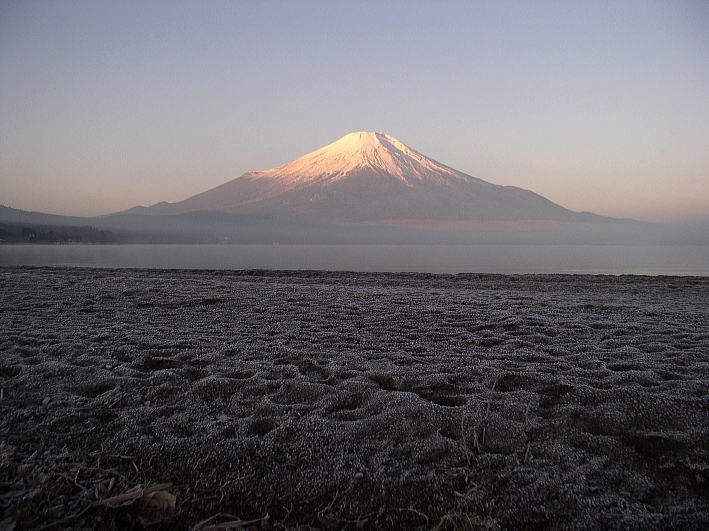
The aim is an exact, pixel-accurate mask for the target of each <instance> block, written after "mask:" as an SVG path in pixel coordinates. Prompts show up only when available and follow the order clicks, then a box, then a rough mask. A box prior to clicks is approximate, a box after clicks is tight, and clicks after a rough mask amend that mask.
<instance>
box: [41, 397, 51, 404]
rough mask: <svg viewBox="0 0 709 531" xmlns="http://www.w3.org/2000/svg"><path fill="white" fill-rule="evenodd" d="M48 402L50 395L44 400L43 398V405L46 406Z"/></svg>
mask: <svg viewBox="0 0 709 531" xmlns="http://www.w3.org/2000/svg"><path fill="white" fill-rule="evenodd" d="M47 404H49V397H48V396H47V397H45V399H44V400H42V405H43V406H46V405H47Z"/></svg>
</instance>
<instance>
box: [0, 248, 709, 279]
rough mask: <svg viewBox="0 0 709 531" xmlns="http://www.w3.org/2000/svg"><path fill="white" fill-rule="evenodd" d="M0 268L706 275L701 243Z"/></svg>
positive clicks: (69, 261) (41, 260) (65, 260)
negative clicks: (56, 267)
mask: <svg viewBox="0 0 709 531" xmlns="http://www.w3.org/2000/svg"><path fill="white" fill-rule="evenodd" d="M0 265H26V266H81V267H119V268H120V267H134V268H159V269H290V270H294V269H316V270H350V271H415V272H431V273H460V272H476V273H590V274H614V275H616V274H639V275H695V276H696V275H702V276H703V275H709V246H705V245H694V246H692V245H681V246H680V245H637V246H627V245H626V246H622V245H492V244H485V245H272V244H258V245H257V244H254V245H245V244H244V245H242V244H239V245H236V244H234V245H135V244H131V245H84V244H66V245H51V244H48V245H32V244H17V245H13V244H6V245H1V246H0Z"/></svg>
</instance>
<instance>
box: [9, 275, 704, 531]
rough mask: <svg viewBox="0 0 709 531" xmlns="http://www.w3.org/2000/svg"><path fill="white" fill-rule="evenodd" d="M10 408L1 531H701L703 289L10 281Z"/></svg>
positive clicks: (625, 280) (367, 278) (172, 279)
mask: <svg viewBox="0 0 709 531" xmlns="http://www.w3.org/2000/svg"><path fill="white" fill-rule="evenodd" d="M0 387H2V391H1V398H2V400H0V437H1V439H0V510H2V511H3V512H2V514H1V518H0V520H2V522H1V523H0V528H2V529H7V528H11V527H12V525H13V524H16V529H35V528H41V527H42V526H50V527H56V528H62V527H66V528H77V527H78V528H96V529H112V528H122V529H123V528H141V527H144V526H148V525H151V524H153V525H154V527H152V528H156V529H161V528H162V529H175V528H183V529H184V528H190V527H194V526H196V525H198V524H199V526H198V527H199V528H200V529H224V528H225V527H228V526H224V525H221V527H220V524H223V522H226V521H235V520H242V521H250V520H254V523H252V524H251V525H252V526H254V527H255V528H273V527H279V526H281V525H283V524H285V525H289V526H292V525H296V524H302V525H310V526H313V527H320V528H342V527H352V528H355V527H365V528H380V527H395V528H401V527H406V528H435V527H437V526H438V527H439V528H440V529H454V528H467V529H498V528H499V529H539V528H555V529H563V528H574V529H615V528H634V529H670V528H677V529H706V528H707V527H709V464H708V463H709V459H708V458H709V278H670V277H593V276H562V275H555V276H495V275H457V276H456V275H454V276H450V275H421V274H407V275H393V274H354V273H308V272H294V273H278V272H268V273H265V272H227V271H220V272H203V271H202V272H196V271H149V270H105V269H101V270H88V269H23V268H4V269H0ZM137 486H140V487H137ZM145 488H147V489H150V488H152V489H153V490H147V491H146V490H142V489H145ZM220 513H221V514H220ZM266 515H268V518H266ZM206 519H209V520H208V521H207V522H204V520H206ZM200 522H202V523H200ZM3 525H4V526H6V527H3ZM229 525H232V526H234V525H236V524H229ZM210 526H211V527H210Z"/></svg>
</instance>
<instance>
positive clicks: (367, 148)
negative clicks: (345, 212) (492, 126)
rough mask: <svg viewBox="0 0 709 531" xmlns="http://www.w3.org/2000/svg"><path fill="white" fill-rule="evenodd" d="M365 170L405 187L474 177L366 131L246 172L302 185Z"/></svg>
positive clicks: (390, 139) (391, 138)
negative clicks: (268, 166) (276, 165)
mask: <svg viewBox="0 0 709 531" xmlns="http://www.w3.org/2000/svg"><path fill="white" fill-rule="evenodd" d="M368 170H369V171H372V172H374V173H378V174H384V175H391V176H395V177H397V178H398V179H400V180H401V181H402V182H404V183H405V184H407V185H408V186H414V185H415V184H419V183H422V182H426V181H430V182H436V183H445V182H450V181H455V180H462V181H466V180H469V179H473V178H472V177H470V176H468V175H465V174H464V173H461V172H459V171H456V170H454V169H453V168H449V167H448V166H445V165H443V164H440V163H438V162H436V161H435V160H432V159H429V158H428V157H426V156H424V155H422V154H421V153H419V152H418V151H415V150H413V149H411V148H410V147H408V146H407V145H405V144H404V143H402V142H401V141H399V140H397V139H396V138H394V137H393V136H390V135H387V134H384V133H374V132H369V131H358V132H355V133H350V134H348V135H345V136H343V137H342V138H340V139H339V140H337V141H336V142H333V143H332V144H328V145H327V146H325V147H322V148H320V149H318V150H316V151H313V152H312V153H308V154H307V155H304V156H302V157H300V158H298V159H296V160H294V161H292V162H289V163H287V164H284V165H283V166H279V167H277V168H273V169H270V170H265V171H258V172H252V173H247V175H248V176H250V177H252V178H257V179H277V180H280V181H287V182H290V183H298V184H305V183H314V182H321V183H323V182H332V181H337V180H339V179H343V178H345V177H347V176H348V175H350V174H352V173H355V172H356V173H362V172H364V171H368ZM478 181H479V180H478ZM480 182H482V181H480Z"/></svg>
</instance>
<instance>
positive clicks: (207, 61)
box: [0, 0, 709, 220]
mask: <svg viewBox="0 0 709 531" xmlns="http://www.w3.org/2000/svg"><path fill="white" fill-rule="evenodd" d="M707 28H709V2H707V1H705V0H696V1H692V0H686V1H681V0H673V1H670V0H667V1H659V0H641V1H630V0H628V1H625V0H608V1H603V0H600V1H588V0H583V1H573V0H559V1H545V0H534V1H532V0H528V1H506V0H500V1H494V2H493V1H485V2H482V1H481V2H469V1H465V2H463V1H461V2H452V1H451V2H445V1H430V2H417V1H412V0H408V1H401V2H394V1H388V2H374V1H371V2H368V1H363V2H352V1H342V2H338V1H333V0H329V1H323V2H315V1H312V2H309V1H298V2H294V1H281V2H278V1H264V2H246V1H244V2H239V1H230V2H218V1H213V0H207V1H194V2H177V1H175V0H171V1H164V2H161V1H135V2H131V1H126V0H121V1H115V0H114V1H110V2H102V1H97V0H83V1H61V0H55V1H44V0H43V1H33V0H21V1H9V0H3V1H2V2H0V79H1V80H2V82H1V83H0V204H6V205H10V206H13V207H17V208H23V209H29V210H42V211H48V212H56V213H64V214H81V215H84V214H101V213H107V212H111V211H116V210H120V209H123V208H128V207H130V206H134V205H137V204H151V203H154V202H157V201H161V200H168V201H175V200H180V199H184V198H186V197H188V196H190V195H192V194H194V193H197V192H201V191H203V190H205V189H207V188H211V187H213V186H216V185H218V184H221V183H223V182H225V181H227V180H230V179H232V178H234V177H237V176H239V175H241V174H242V173H244V172H245V171H248V170H255V169H264V168H269V167H273V166H276V165H279V164H282V163H284V162H287V161H288V160H290V159H293V158H295V157H297V156H299V155H302V154H304V153H306V152H308V151H312V150H314V149H316V148H318V147H321V146H322V145H324V144H326V143H329V142H332V141H334V140H336V139H337V138H339V137H341V136H343V135H345V134H346V133H348V132H350V131H355V130H376V131H384V132H387V133H389V134H392V135H394V136H396V137H397V138H399V139H400V140H402V141H403V142H405V143H407V144H409V145H410V146H411V147H413V148H415V149H418V150H419V151H421V152H423V153H424V154H426V155H429V156H431V157H433V158H434V159H437V160H439V161H441V162H443V163H445V164H448V165H450V166H453V167H455V168H457V169H460V170H462V171H465V172H467V173H470V174H472V175H475V176H477V177H481V178H483V179H486V180H489V181H491V182H494V183H498V184H514V185H517V186H523V187H525V188H530V189H532V190H535V191H536V192H539V193H541V194H543V195H545V196H547V197H549V198H550V199H552V200H554V201H557V202H559V203H561V204H563V205H564V206H567V207H569V208H572V209H575V210H591V211H595V212H598V213H601V214H608V215H614V216H633V217H637V218H641V219H650V220H680V219H691V218H698V217H702V216H705V217H709V30H708V29H707Z"/></svg>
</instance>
